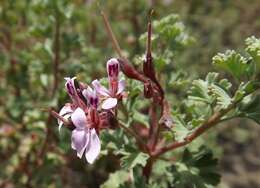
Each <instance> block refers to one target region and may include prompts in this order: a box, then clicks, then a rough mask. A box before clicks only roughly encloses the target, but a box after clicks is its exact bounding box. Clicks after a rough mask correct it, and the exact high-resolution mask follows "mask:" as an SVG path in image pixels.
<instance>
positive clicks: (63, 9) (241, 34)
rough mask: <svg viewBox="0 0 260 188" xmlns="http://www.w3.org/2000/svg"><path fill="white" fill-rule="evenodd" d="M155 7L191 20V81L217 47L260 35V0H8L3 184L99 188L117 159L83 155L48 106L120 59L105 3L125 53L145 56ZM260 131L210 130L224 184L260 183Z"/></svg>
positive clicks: (3, 7)
mask: <svg viewBox="0 0 260 188" xmlns="http://www.w3.org/2000/svg"><path fill="white" fill-rule="evenodd" d="M152 8H153V9H154V14H153V16H152V19H153V20H157V19H161V18H163V17H164V16H167V15H168V14H172V13H174V14H178V15H179V19H180V20H181V21H182V22H183V23H184V25H185V27H186V30H187V32H188V33H189V35H190V37H192V40H191V42H188V43H187V44H186V45H185V46H184V47H183V48H182V49H181V50H179V51H178V53H177V54H175V56H174V57H175V59H174V61H172V62H171V63H173V64H174V66H175V67H176V69H178V70H179V69H182V70H183V71H186V72H188V73H190V77H192V78H198V77H204V76H205V75H206V74H207V73H208V72H209V71H214V68H213V67H212V65H211V58H212V57H213V56H214V55H215V54H216V53H217V52H224V51H225V50H226V49H237V51H240V49H242V48H243V47H244V40H245V38H247V37H248V36H251V35H255V36H256V37H259V36H260V1H259V0H236V1H233V0H211V1H208V0H160V1H159V0H130V1H120V0H110V1H105V0H103V1H102V0H100V1H94V0H85V1H83V0H56V1H54V0H2V1H0V160H1V163H0V168H1V171H0V187H4V188H5V187H8V188H12V187H98V186H99V185H100V184H102V183H103V182H104V181H105V180H106V179H107V177H108V174H109V172H113V171H114V170H115V169H117V168H119V162H118V159H117V158H116V157H115V156H112V155H111V156H110V155H109V156H107V157H101V159H100V160H98V161H97V162H96V163H95V165H92V166H90V165H87V164H86V162H85V161H84V160H79V159H78V158H77V157H76V155H75V154H74V152H72V150H71V148H70V133H69V131H67V130H64V131H63V132H62V134H59V133H58V129H57V127H58V126H57V122H56V120H55V119H53V118H52V117H51V116H49V114H48V113H47V112H45V111H44V109H46V108H49V107H52V108H54V109H56V110H57V111H58V110H59V109H60V108H61V107H62V104H64V103H65V102H66V101H68V100H69V98H68V96H67V95H66V93H65V90H64V88H63V87H64V80H63V78H64V77H66V76H74V75H76V76H77V77H78V78H79V80H82V81H84V82H89V81H91V80H92V79H93V78H97V77H102V76H104V75H105V62H106V60H107V59H109V58H110V57H112V56H116V54H115V52H114V51H113V49H112V45H111V43H110V42H109V39H108V36H107V33H106V30H105V27H104V23H103V21H102V17H101V15H100V10H101V9H102V10H104V11H105V12H106V14H107V15H108V17H109V20H110V23H111V26H112V28H113V30H114V32H115V34H116V36H117V38H118V41H119V43H120V45H121V48H122V49H123V52H124V53H125V55H126V56H128V57H129V59H130V60H133V62H138V61H135V59H137V58H138V57H139V56H140V55H142V54H143V53H144V44H143V42H142V40H141V39H140V38H139V37H140V36H141V35H142V34H143V33H145V31H146V23H147V20H148V15H149V14H148V13H149V11H150V10H151V9H152ZM137 64H138V63H137ZM172 74H174V72H173V73H172ZM178 92H185V91H178ZM172 93H173V94H174V90H172ZM234 126H236V129H232V127H234ZM213 132H214V131H213ZM259 135H260V126H259V125H256V124H254V123H253V122H251V121H246V120H243V119H238V120H237V119H236V120H233V121H229V122H228V123H226V124H223V125H222V126H219V127H218V128H217V132H216V133H210V140H208V142H209V145H211V146H212V147H214V152H215V155H216V156H218V157H220V159H221V160H220V164H219V168H220V172H221V174H222V179H221V184H220V185H219V188H229V187H230V188H256V187H260V179H259V177H260V150H259V146H257V143H259V142H260V137H259Z"/></svg>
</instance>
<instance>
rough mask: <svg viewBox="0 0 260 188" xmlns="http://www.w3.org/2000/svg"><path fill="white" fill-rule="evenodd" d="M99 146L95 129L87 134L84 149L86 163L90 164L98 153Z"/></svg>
mask: <svg viewBox="0 0 260 188" xmlns="http://www.w3.org/2000/svg"><path fill="white" fill-rule="evenodd" d="M100 149H101V145H100V140H99V138H98V135H97V133H96V130H95V129H91V130H90V132H89V142H88V146H87V148H86V152H85V157H86V159H87V161H88V163H90V164H92V163H93V162H94V161H95V160H96V158H97V157H98V155H99V153H100Z"/></svg>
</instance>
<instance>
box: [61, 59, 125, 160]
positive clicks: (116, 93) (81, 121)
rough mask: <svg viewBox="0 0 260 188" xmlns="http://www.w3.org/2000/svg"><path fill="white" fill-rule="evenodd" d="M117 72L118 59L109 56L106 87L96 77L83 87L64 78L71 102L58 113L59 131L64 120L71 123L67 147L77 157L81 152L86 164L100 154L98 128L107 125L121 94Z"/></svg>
mask: <svg viewBox="0 0 260 188" xmlns="http://www.w3.org/2000/svg"><path fill="white" fill-rule="evenodd" d="M119 71H120V66H119V62H118V60H117V59H115V58H112V59H110V60H109V61H108V62H107V73H108V83H109V87H108V88H106V87H105V86H103V85H102V84H101V83H100V82H99V81H98V80H94V81H92V83H91V86H87V85H86V84H84V83H81V82H80V83H79V82H78V81H77V79H76V77H74V78H65V80H66V83H65V88H66V91H67V93H68V95H69V96H70V98H71V101H72V102H71V103H67V104H65V105H64V106H63V107H62V109H61V110H60V112H59V116H58V124H59V130H60V128H61V127H62V125H63V124H65V121H69V122H70V124H72V125H73V130H72V135H71V147H72V149H74V150H76V151H77V156H78V157H79V158H81V157H82V155H83V154H84V153H85V157H86V160H87V161H88V162H89V163H93V162H94V161H95V159H96V158H97V157H98V155H99V153H100V148H101V144H100V140H99V137H98V134H99V131H100V129H103V128H109V127H110V124H111V118H113V117H114V116H115V114H116V113H115V111H116V106H117V103H118V100H121V99H122V97H123V95H124V88H125V82H124V80H119Z"/></svg>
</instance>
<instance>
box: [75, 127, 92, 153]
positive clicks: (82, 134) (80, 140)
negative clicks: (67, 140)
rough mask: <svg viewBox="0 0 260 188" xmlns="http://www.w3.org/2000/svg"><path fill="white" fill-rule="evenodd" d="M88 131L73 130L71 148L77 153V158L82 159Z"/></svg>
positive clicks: (87, 140) (87, 139)
mask: <svg viewBox="0 0 260 188" xmlns="http://www.w3.org/2000/svg"><path fill="white" fill-rule="evenodd" d="M88 134H89V132H88V129H74V130H73V131H72V134H71V147H72V149H74V150H76V151H77V156H78V157H79V158H81V157H82V155H83V153H84V151H85V149H86V147H87V145H88V142H89V137H88Z"/></svg>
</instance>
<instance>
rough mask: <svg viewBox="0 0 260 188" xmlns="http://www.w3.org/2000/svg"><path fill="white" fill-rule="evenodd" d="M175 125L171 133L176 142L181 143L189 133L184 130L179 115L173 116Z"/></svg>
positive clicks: (182, 121)
mask: <svg viewBox="0 0 260 188" xmlns="http://www.w3.org/2000/svg"><path fill="white" fill-rule="evenodd" d="M173 119H174V122H175V125H174V126H173V127H172V131H173V132H174V135H175V139H176V140H178V141H182V140H183V139H184V138H185V137H186V136H187V135H188V133H189V130H188V129H187V128H186V124H185V122H184V120H183V119H182V118H181V116H180V115H175V116H174V118H173Z"/></svg>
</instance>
